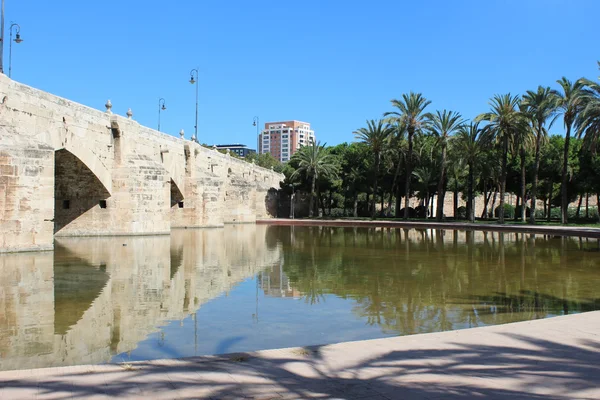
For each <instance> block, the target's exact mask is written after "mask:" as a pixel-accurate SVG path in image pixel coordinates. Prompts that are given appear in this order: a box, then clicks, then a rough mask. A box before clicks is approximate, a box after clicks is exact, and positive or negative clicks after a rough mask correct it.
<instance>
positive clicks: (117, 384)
mask: <svg viewBox="0 0 600 400" xmlns="http://www.w3.org/2000/svg"><path fill="white" fill-rule="evenodd" d="M599 332H600V312H598V311H595V312H589V313H585V314H577V315H569V316H563V317H555V318H549V319H544V320H535V321H527V322H518V323H513V324H506V325H497V326H489V327H483V328H474V329H465V330H459V331H449V332H440V333H430V334H422V335H413V336H402V337H394V338H386V339H376V340H366V341H360V342H347V343H338V344H332V345H326V346H312V347H307V348H290V349H279V350H266V351H258V352H254V353H244V354H229V355H224V356H206V357H196V358H188V359H174V360H155V361H146V362H135V363H123V364H117V365H95V366H94V365H87V366H75V367H62V368H48V369H38V370H26V371H5V372H0V397H1V398H7V399H32V398H36V399H46V398H63V397H64V398H66V397H73V398H92V397H93V398H97V397H100V398H115V397H118V398H132V397H133V398H143V397H147V398H171V399H173V398H177V399H187V398H213V399H215V398H218V399H233V398H260V399H284V398H285V399H291V398H338V399H443V398H451V399H465V400H466V399H472V398H494V399H528V400H541V399H598V398H600V381H599V380H598V377H599V376H600V334H599Z"/></svg>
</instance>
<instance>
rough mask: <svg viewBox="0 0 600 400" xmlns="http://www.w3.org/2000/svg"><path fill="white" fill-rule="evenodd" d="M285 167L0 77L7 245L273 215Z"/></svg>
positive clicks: (1, 214) (0, 208)
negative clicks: (276, 168) (279, 169)
mask: <svg viewBox="0 0 600 400" xmlns="http://www.w3.org/2000/svg"><path fill="white" fill-rule="evenodd" d="M281 179H282V175H280V174H277V173H274V172H273V171H271V170H267V169H264V168H260V167H257V166H255V165H253V164H249V163H247V162H245V161H242V160H238V159H235V158H232V157H230V156H229V155H228V154H227V155H226V154H222V153H219V152H218V151H216V150H211V149H207V148H205V147H203V146H200V145H199V144H197V143H195V142H191V141H188V140H183V139H180V138H175V137H173V136H170V135H167V134H163V133H160V132H157V131H154V130H152V129H149V128H146V127H144V126H141V125H140V124H138V123H137V122H135V121H134V120H132V119H130V118H126V117H121V116H118V115H115V114H112V112H111V111H110V108H109V107H107V111H106V112H101V111H98V110H95V109H92V108H89V107H85V106H83V105H80V104H76V103H73V102H70V101H68V100H66V99H62V98H59V97H56V96H53V95H51V94H49V93H45V92H42V91H40V90H36V89H33V88H31V87H28V86H25V85H22V84H19V83H17V82H15V81H12V80H10V79H9V78H8V77H6V76H4V75H0V252H6V251H20V250H41V249H51V248H52V240H53V234H55V235H56V236H81V235H88V236H89V235H114V234H119V235H135V234H162V233H168V232H169V231H170V229H171V227H184V226H185V227H201V226H222V225H223V224H224V223H227V222H254V221H255V220H256V218H265V217H268V216H269V215H270V214H273V212H274V211H273V210H274V209H275V208H276V205H275V204H274V203H273V202H274V201H275V198H273V197H270V196H268V194H269V189H270V188H273V187H279V181H280V180H281Z"/></svg>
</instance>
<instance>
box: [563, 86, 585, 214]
mask: <svg viewBox="0 0 600 400" xmlns="http://www.w3.org/2000/svg"><path fill="white" fill-rule="evenodd" d="M556 82H558V84H559V85H560V86H561V88H562V91H563V92H562V93H560V92H557V95H558V97H559V101H558V109H559V113H560V114H562V116H563V121H564V125H565V129H566V132H565V147H564V151H563V165H562V180H561V186H560V193H561V204H560V205H561V210H562V213H561V217H560V222H561V223H563V224H566V223H567V221H568V218H569V217H568V207H569V197H568V193H567V183H568V169H569V142H570V139H571V130H572V128H573V127H575V128H577V127H578V123H579V122H580V119H579V118H578V117H579V114H580V113H581V112H582V111H583V108H584V103H585V98H586V92H585V90H584V83H583V80H581V79H579V80H577V81H576V82H574V83H573V82H571V81H570V80H568V79H567V78H565V77H562V78H561V79H559V80H558V81H556Z"/></svg>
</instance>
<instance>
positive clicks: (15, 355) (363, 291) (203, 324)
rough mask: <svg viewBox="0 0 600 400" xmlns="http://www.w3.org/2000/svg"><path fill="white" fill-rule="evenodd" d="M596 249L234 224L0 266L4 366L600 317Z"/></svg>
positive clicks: (89, 241) (20, 258) (108, 242)
mask: <svg viewBox="0 0 600 400" xmlns="http://www.w3.org/2000/svg"><path fill="white" fill-rule="evenodd" d="M599 249H600V245H599V242H598V240H596V239H580V238H560V237H548V236H543V235H530V234H508V233H504V234H502V233H495V232H494V233H492V232H487V233H486V232H460V231H451V230H445V231H442V230H415V229H410V230H408V229H406V230H405V229H387V228H331V227H281V226H261V225H259V226H255V225H230V226H226V227H225V228H223V229H200V230H175V231H174V232H172V234H171V236H170V237H169V236H153V237H116V238H114V237H113V238H57V239H56V243H55V251H54V252H44V253H27V254H26V253H23V254H8V255H0V370H8V369H22V368H35V367H49V366H59V365H73V364H87V363H94V364H95V363H106V362H123V361H129V360H144V359H155V358H171V357H186V356H194V355H202V354H216V353H228V352H235V351H250V350H258V349H266V348H278V347H289V346H304V345H311V344H325V343H334V342H340V341H347V340H359V339H370V338H379V337H386V336H395V335H408V334H414V333H422V332H436V331H444V330H451V329H462V328H469V327H476V326H484V325H493V324H502V323H507V322H513V321H522V320H529V319H536V318H545V317H551V316H554V315H562V314H566V313H575V312H583V311H590V310H595V309H600V251H599Z"/></svg>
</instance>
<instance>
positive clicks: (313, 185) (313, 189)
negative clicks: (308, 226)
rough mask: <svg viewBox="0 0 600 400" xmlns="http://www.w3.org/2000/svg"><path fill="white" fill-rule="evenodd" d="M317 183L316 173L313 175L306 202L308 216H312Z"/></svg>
mask: <svg viewBox="0 0 600 400" xmlns="http://www.w3.org/2000/svg"><path fill="white" fill-rule="evenodd" d="M316 183H317V175H316V174H315V175H313V178H312V184H311V190H310V203H309V204H308V216H309V217H310V218H312V217H313V216H314V205H315V186H316Z"/></svg>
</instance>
